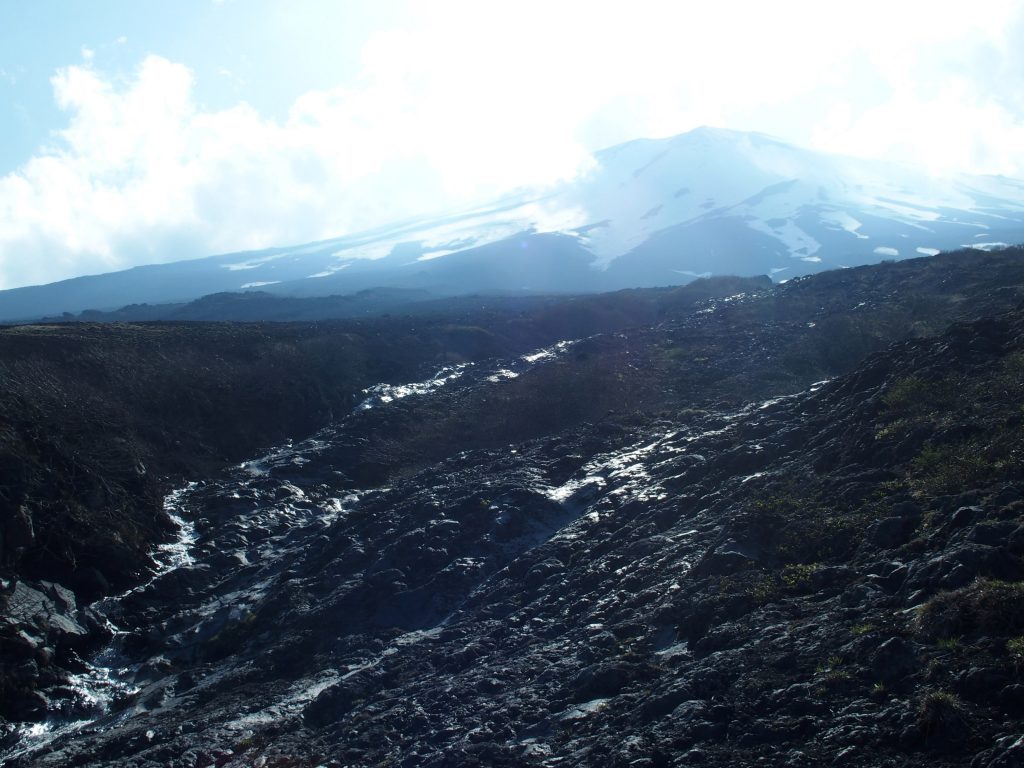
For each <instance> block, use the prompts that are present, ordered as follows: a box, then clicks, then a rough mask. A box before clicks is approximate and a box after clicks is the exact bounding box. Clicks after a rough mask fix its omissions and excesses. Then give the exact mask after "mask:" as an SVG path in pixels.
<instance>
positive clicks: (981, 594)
mask: <svg viewBox="0 0 1024 768" xmlns="http://www.w3.org/2000/svg"><path fill="white" fill-rule="evenodd" d="M917 625H918V629H919V630H920V631H921V632H922V633H923V634H925V635H928V636H929V637H936V638H951V637H959V636H962V635H971V634H976V633H992V634H1011V633H1012V634H1017V633H1020V632H1021V631H1024V582H1008V581H998V580H996V579H977V580H975V581H974V582H973V583H971V584H969V585H968V586H966V587H962V588H960V589H956V590H953V591H951V592H940V593H939V594H937V595H936V596H935V597H933V598H932V599H931V600H929V601H928V602H927V603H925V604H924V605H922V606H921V608H920V609H919V610H918V615H917Z"/></svg>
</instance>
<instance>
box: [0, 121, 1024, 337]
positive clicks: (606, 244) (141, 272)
mask: <svg viewBox="0 0 1024 768" xmlns="http://www.w3.org/2000/svg"><path fill="white" fill-rule="evenodd" d="M1021 241H1024V182H1022V181H1018V180H1013V179H1007V178H1004V177H994V176H967V175H959V176H954V177H952V178H939V177H936V176H933V175H931V174H929V173H928V172H927V171H926V170H923V169H921V168H917V167H914V166H909V165H903V164H895V163H886V162H880V161H871V160H862V159H855V158H849V157H840V156H836V155H829V154H824V153H821V152H814V151H810V150H806V149H801V148H798V147H794V146H792V145H789V144H785V143H783V142H781V141H778V140H776V139H773V138H771V137H768V136H764V135H761V134H753V133H740V132H735V131H728V130H722V129H713V128H699V129H696V130H694V131H690V132H689V133H685V134H681V135H679V136H676V137H673V138H669V139H657V140H647V139H642V140H637V141H632V142H628V143H626V144H621V145H618V146H615V147H612V148H610V149H607V150H604V151H601V152H598V153H597V154H596V155H595V163H594V165H593V167H592V168H591V169H590V170H589V171H588V172H587V173H585V174H583V175H581V176H580V177H579V178H577V179H575V180H574V181H572V182H570V183H566V184H564V185H562V186H559V187H556V188H553V189H545V190H525V191H522V192H521V193H519V194H517V195H513V196H511V197H509V198H506V199H505V200H502V201H500V202H498V203H495V204H494V205H490V206H485V207H481V208H478V209H476V210H470V211H464V212H460V213H457V214H453V215H450V216H446V217H440V218H431V219H421V220H412V221H405V222H399V223H396V224H394V225H392V226H388V227H382V228H379V229H376V230H372V231H368V232H363V233H359V234H355V235H349V236H346V237H341V238H336V239H332V240H326V241H322V242H317V243H311V244H307V245H302V246H298V247H290V248H274V249H270V250H265V251H259V252H249V253H239V254H229V255H224V256H213V257H209V258H204V259H193V260H188V261H181V262H176V263H173V264H163V265H154V266H149V267H139V268H135V269H131V270H126V271H123V272H117V273H111V274H108V275H99V276H93V277H85V278H76V279H74V280H66V281H62V282H60V283H54V284H52V285H48V286H36V287H31V288H20V289H15V290H10V291H4V292H0V319H17V318H27V317H33V316H40V315H42V314H56V313H59V312H77V311H80V310H82V309H87V308H94V309H111V308H117V307H120V306H123V305H125V304H132V303H141V302H146V303H151V304H152V303H164V302H172V301H187V300H191V299H195V298H197V297H199V296H202V295H206V294H210V293H215V292H220V291H247V290H262V291H269V292H272V293H278V294H281V295H288V296H324V295H331V294H347V293H353V292H356V291H359V290H363V289H367V288H372V287H394V288H414V289H418V290H426V291H429V292H430V293H431V294H432V295H438V296H444V295H455V294H464V293H471V292H488V291H502V292H519V291H531V292H583V291H591V290H603V289H616V288H626V287H640V286H657V285H670V284H677V283H683V282H687V281H688V280H690V279H692V278H694V277H697V276H702V275H708V274H719V275H720V274H736V275H756V274H769V275H771V276H773V278H775V279H777V280H781V279H788V278H790V277H794V276H797V275H801V274H806V273H808V272H815V271H819V270H821V269H828V268H835V267H841V266H852V265H856V264H864V263H870V262H875V261H879V260H882V259H891V258H906V257H911V256H920V255H922V254H925V255H927V254H932V253H935V252H937V251H939V250H949V249H955V248H961V247H965V246H967V247H975V248H983V249H989V248H998V247H1000V245H1001V244H1003V243H1016V242H1021Z"/></svg>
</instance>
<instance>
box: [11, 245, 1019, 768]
mask: <svg viewBox="0 0 1024 768" xmlns="http://www.w3.org/2000/svg"><path fill="white" fill-rule="evenodd" d="M972 259H974V260H973V261H972ZM1021 284H1022V281H1021V254H1019V253H1014V252H1011V253H1004V254H1000V255H984V256H978V257H974V256H970V257H968V258H965V259H963V260H954V259H951V258H946V259H945V260H943V259H936V260H922V261H918V262H915V263H900V264H892V265H880V266H877V267H871V268H864V269H857V270H847V271H844V272H840V273H829V274H825V275H820V276H816V277H813V278H806V279H802V280H799V281H794V282H792V283H789V284H786V285H784V286H780V287H776V288H769V287H764V286H757V285H755V286H752V289H751V290H748V291H745V292H743V294H744V295H733V296H731V297H730V298H729V299H728V300H725V299H718V300H710V301H707V302H705V303H703V304H700V305H699V306H698V307H696V311H693V309H692V308H690V307H684V308H680V309H679V310H674V309H673V308H672V307H671V303H670V299H671V297H670V295H669V294H666V295H663V296H662V297H661V298H659V300H658V301H659V302H660V303H659V304H658V319H657V320H656V321H655V322H653V323H650V324H647V325H640V326H639V327H636V328H633V329H631V330H622V331H615V332H613V333H607V334H603V335H596V336H592V337H589V338H586V339H582V340H580V341H577V342H575V343H572V344H562V345H556V346H554V347H550V348H547V349H543V350H538V351H537V352H536V353H534V354H529V355H525V356H521V357H517V358H507V357H506V358H502V357H496V358H486V357H485V356H483V355H481V356H480V357H479V358H478V359H477V362H476V363H475V364H473V365H462V366H461V367H457V368H451V369H449V371H448V372H447V373H443V374H442V375H440V376H439V377H436V378H434V379H429V380H426V381H425V382H421V384H420V385H419V386H418V387H413V388H405V389H401V388H399V389H396V388H378V389H374V390H371V391H370V392H368V393H366V394H367V399H366V400H365V401H364V403H363V407H361V408H357V409H356V410H354V411H353V412H352V413H351V414H349V415H346V416H344V417H343V418H337V419H336V420H335V423H334V424H333V425H332V426H330V427H328V428H326V429H325V430H323V431H321V432H319V433H317V435H316V436H315V437H314V438H312V439H311V440H309V441H306V442H303V443H296V444H292V445H286V446H283V447H281V448H280V449H279V450H277V451H275V452H273V453H271V454H269V455H268V456H266V457H264V459H262V460H259V461H252V462H247V463H246V464H243V465H242V466H240V467H237V468H235V469H232V470H230V471H228V472H226V473H223V474H221V475H216V476H211V477H210V478H209V479H207V480H206V481H204V482H202V483H200V484H198V485H195V486H191V487H189V488H187V489H184V490H182V491H181V492H180V493H179V494H176V495H175V496H174V497H173V498H172V499H171V501H169V506H168V509H167V511H169V512H173V513H174V514H176V515H180V516H181V517H182V518H184V519H185V520H186V521H188V522H190V523H191V524H192V525H193V526H194V532H195V539H196V540H195V542H194V543H192V544H190V545H189V548H188V553H189V554H188V557H187V558H185V559H182V560H179V561H177V562H176V563H175V564H174V566H175V567H168V568H165V569H164V572H162V573H161V575H159V576H158V577H157V578H156V579H155V580H153V581H152V582H150V583H149V584H148V585H146V586H145V587H143V588H140V589H138V590H136V591H134V592H133V593H131V594H128V595H126V596H124V597H122V598H120V599H118V600H107V601H104V602H103V603H101V604H99V605H98V606H97V607H96V609H95V610H92V609H90V610H89V611H78V612H77V613H76V612H75V611H74V610H73V609H72V607H71V604H73V600H74V595H69V594H65V592H66V591H65V592H62V591H61V588H60V587H59V586H57V585H50V586H47V585H45V584H41V583H38V582H33V583H31V584H25V583H24V582H20V581H19V582H17V583H16V584H14V583H12V584H9V585H8V591H9V596H8V597H7V598H6V599H7V604H8V613H9V614H13V613H14V611H15V610H17V611H20V612H21V613H22V614H31V613H32V611H33V610H36V611H43V610H46V611H49V612H50V615H65V616H67V617H68V620H69V621H70V620H72V619H73V620H74V621H73V622H72V623H75V624H77V625H78V626H79V627H80V628H81V629H82V630H83V633H86V634H88V633H90V632H93V631H94V630H93V629H90V626H92V625H97V624H101V623H102V622H101V619H102V618H105V619H109V620H111V621H112V622H113V624H114V625H115V626H117V627H119V628H120V630H121V631H120V632H119V633H118V634H117V635H116V636H115V637H114V638H113V642H112V644H111V646H110V648H108V650H107V652H106V654H107V655H106V656H105V657H104V658H105V659H107V661H106V662H105V661H104V660H103V659H99V658H97V659H93V660H92V663H85V662H79V661H76V660H77V650H76V648H78V646H76V645H75V643H74V642H70V641H69V642H67V643H65V647H66V649H67V650H66V654H67V658H64V659H63V660H59V661H60V663H62V664H64V665H65V667H67V668H68V669H71V670H75V669H77V670H78V672H77V674H79V675H81V676H82V677H83V679H84V678H90V676H92V678H90V679H93V678H96V676H97V674H98V672H99V671H101V667H102V665H103V664H104V663H106V664H107V665H108V667H110V668H114V667H116V669H117V670H120V671H119V672H116V676H117V677H118V679H119V680H120V681H121V683H122V684H123V685H122V687H120V688H118V689H117V694H116V695H111V696H109V697H108V699H107V700H105V701H103V702H101V703H99V704H97V703H95V702H92V703H90V702H89V701H88V700H86V697H84V696H83V694H82V687H84V683H81V681H79V683H81V685H80V687H79V688H77V689H76V683H75V681H74V680H70V681H65V684H64V687H63V689H61V688H60V686H59V681H60V674H58V673H56V672H52V671H51V672H47V667H46V663H47V662H48V660H45V659H35V658H33V659H32V662H33V663H34V664H35V665H36V666H35V670H34V671H33V669H30V668H27V667H26V668H25V669H22V668H21V667H18V668H17V669H15V668H14V667H12V668H11V669H10V671H9V679H11V680H17V679H23V680H24V682H23V683H22V688H20V689H17V691H16V693H17V695H18V696H20V698H19V699H16V700H17V701H19V702H23V703H22V704H19V708H18V709H15V710H13V711H9V713H8V718H9V719H10V720H11V721H12V723H13V722H16V721H18V720H40V719H43V718H46V717H48V718H49V720H48V721H49V722H51V724H54V723H56V724H59V722H58V720H59V718H57V719H55V715H56V714H58V713H59V712H63V717H64V722H69V721H73V720H75V719H78V720H80V721H88V720H92V722H91V724H84V725H81V727H80V728H79V730H77V731H74V732H71V733H68V734H66V735H63V736H59V735H58V736H57V737H56V738H55V739H53V740H51V741H48V742H41V743H37V745H36V747H35V748H32V747H31V741H30V740H27V741H25V742H24V743H25V744H27V745H28V747H26V748H27V749H28V751H20V750H19V749H18V748H17V744H18V743H19V740H25V739H28V736H27V735H26V732H25V731H24V730H23V729H14V728H13V726H12V727H10V728H9V731H10V736H9V739H8V745H9V748H10V749H11V751H10V752H9V755H10V758H11V760H10V761H11V764H13V765H76V764H77V765H104V764H119V765H136V766H151V765H180V766H200V765H201V766H208V765H238V766H241V765H253V764H260V765H271V766H274V765H276V766H286V765H288V766H292V765H309V766H314V765H320V764H328V765H330V764H335V765H380V764H385V765H387V764H395V765H437V766H441V765H509V766H512V765H551V766H556V765H566V764H583V765H600V766H604V765H607V766H617V765H652V766H659V765H689V764H693V763H697V762H704V763H706V764H713V765H745V764H751V765H753V764H778V765H785V764H792V765H806V764H824V763H829V764H831V763H832V762H833V761H834V760H835V759H836V758H841V759H842V760H843V761H844V762H845V763H848V764H852V765H889V764H891V765H894V766H895V765H906V764H913V765H917V764H920V765H934V764H940V765H942V764H946V765H962V764H965V763H970V762H971V761H972V760H973V761H975V764H976V765H978V766H1001V765H1014V764H1016V762H1015V761H1019V759H1020V755H1019V754H1018V752H1019V751H1020V749H1021V748H1020V746H1019V745H1018V744H1017V737H1018V736H1019V733H1020V731H1021V725H1022V723H1021V720H1020V714H1021V712H1022V711H1024V694H1022V693H1021V692H1022V691H1024V679H1021V677H1020V668H1021V660H1020V657H1021V653H1022V651H1021V648H1024V589H1022V587H1021V586H1020V581H1019V580H1020V579H1021V577H1022V576H1024V574H1022V573H1021V561H1020V555H1021V554H1022V553H1024V533H1022V531H1024V528H1022V527H1021V522H1022V520H1024V518H1021V510H1022V509H1024V506H1022V505H1024V498H1022V496H1021V494H1022V492H1024V488H1022V487H1021V485H1020V481H1019V478H1020V477H1021V476H1022V470H1024V466H1022V463H1024V443H1022V440H1021V437H1022V433H1021V429H1022V424H1024V413H1022V412H1021V410H1020V403H1021V402H1022V401H1024V400H1022V397H1024V311H1022V310H1021V309H1019V308H1016V307H1017V306H1018V305H1019V304H1020V301H1021V298H1022V294H1021ZM911 286H913V287H915V288H916V290H911ZM1007 310H1009V311H1007ZM982 315H988V317H985V318H983V319H972V320H970V321H968V322H958V323H956V324H954V325H953V326H952V327H950V328H948V329H946V327H947V326H948V325H949V322H950V321H952V320H956V319H957V318H978V317H979V316H982ZM507 322H508V324H507V325H506V326H503V327H504V328H505V329H506V331H504V333H506V334H507V337H508V338H511V337H512V331H509V330H507V329H509V328H512V327H513V326H514V324H513V323H512V321H511V320H509V321H507ZM944 329H945V330H944ZM89 330H90V331H92V330H94V329H89ZM908 337H917V338H908ZM901 338H902V339H906V340H904V341H901V342H899V343H897V344H896V345H895V346H891V347H890V346H889V344H890V343H891V342H892V341H893V340H894V339H901ZM865 355H867V357H866V359H864V356H865ZM859 360H863V362H861V363H860V364H859V365H858V364H857V363H858V361H859ZM847 371H848V373H847ZM830 377H836V378H832V380H831V381H828V382H827V383H820V380H821V379H827V378H830ZM816 381H818V382H819V383H817V384H813V383H814V382H816ZM169 527H173V526H169ZM19 588H20V592H19V591H18V589H19ZM12 590H13V591H12ZM33 593H34V594H33ZM12 606H13V607H12ZM40 606H41V607H40ZM55 606H56V607H57V608H56V609H55V608H54V607H55ZM61 606H63V607H61ZM90 622H91V624H90ZM53 631H54V632H55V633H58V631H59V632H60V633H63V635H65V636H68V637H71V636H77V630H76V629H75V628H74V627H71V626H68V625H61V626H60V627H57V628H56V629H54V630H53ZM96 636H97V637H98V636H99V635H96ZM40 645H41V646H42V645H43V644H40ZM72 652H74V653H72ZM110 659H114V660H116V664H113V665H112V666H111V664H110V661H109V660H110ZM54 663H55V662H54ZM76 664H79V667H75V665H76ZM16 673H17V674H18V675H21V678H16V676H15V675H16ZM47 674H49V676H50V677H49V678H47ZM105 674H107V675H109V674H110V673H109V672H108V673H105ZM33 675H35V677H33ZM90 690H94V691H95V690H96V688H95V687H93V688H92V689H90ZM30 691H31V695H30ZM14 700H15V699H7V701H14ZM332 761H333V763H332Z"/></svg>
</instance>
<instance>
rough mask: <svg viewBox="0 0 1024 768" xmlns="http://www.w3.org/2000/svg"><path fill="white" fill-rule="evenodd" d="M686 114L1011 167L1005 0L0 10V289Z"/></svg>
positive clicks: (418, 203) (476, 192) (558, 153)
mask: <svg viewBox="0 0 1024 768" xmlns="http://www.w3.org/2000/svg"><path fill="white" fill-rule="evenodd" d="M701 125H712V126H718V127H724V128H732V129H736V130H754V131H760V132H764V133H768V134H771V135H774V136H777V137H779V138H781V139H783V140H786V141H790V142H792V143H794V144H798V145H802V146H807V147H811V148H814V149H820V150H824V151H829V152H838V153H844V154H851V155H857V156H863V157H875V158H882V159H890V160H899V161H908V162H914V163H920V164H923V165H925V166H927V167H928V168H930V169H931V170H932V171H933V172H934V173H936V174H947V173H954V172H967V173H1000V174H1005V175H1008V176H1014V177H1020V178H1024V2H1021V0H972V2H970V3H964V2H962V0H955V1H950V0H931V1H930V2H917V1H916V0H899V2H894V1H893V0H886V1H885V2H875V1H874V0H861V2H859V3H855V4H851V3H843V4H839V3H831V2H821V0H813V1H809V2H805V1H804V0H777V1H776V2H772V3H766V2H763V0H743V1H741V0H717V1H716V2H715V3H707V2H692V1H691V2H684V1H683V0H674V1H658V2H654V1H653V0H631V2H629V3H626V2H602V1H601V0H588V1H586V2H583V1H581V0H544V1H543V2H535V1H534V0H516V1H515V2H508V1H507V0H472V1H471V0H429V1H427V0H424V1H423V2H415V1H413V0H367V1H366V2H356V0H175V2H174V3H168V2H164V1H162V0H161V1H159V2H158V1H157V0H89V2H85V0H32V2H27V1H23V0H0V289H3V288H13V287H18V286H22V285H31V284H39V283H47V282H52V281H54V280H60V279H65V278H69V277H74V276H78V275H82V274H96V273H102V272H109V271H112V270H116V269H123V268H127V267H130V266H134V265H138V264H147V263H156V262H165V261H176V260H179V259H185V258H197V257H201V256H206V255H211V254H216V253H225V252H232V251H241V250H249V249H258V248H264V247H269V246H274V245H291V244H298V243H303V242H309V241H313V240H318V239H325V238H329V237H337V236H341V235H344V234H347V233H352V232H358V231H361V230H364V229H368V228H371V227H374V226H378V225H381V224H385V223H388V222H392V221H395V220H399V219H404V218H407V217H412V216H419V215H429V214H434V213H440V212H446V211H457V210H460V209H463V208H466V207H469V206H472V205H474V204H478V203H481V202H486V201H489V200H493V199H496V198H498V197H500V196H501V195H503V194H507V193H508V192H510V191H512V190H514V189H517V188H521V187H523V186H527V185H529V186H541V187H543V186H545V185H550V184H554V183H557V182H559V181H560V180H565V179H571V178H573V177H575V176H577V175H579V174H585V173H586V172H587V170H588V169H590V168H592V167H593V164H594V162H595V160H594V157H593V153H594V152H595V151H596V150H598V149H601V148H603V147H607V146H611V145H614V144H616V143H620V142H623V141H628V140H630V139H634V138H639V137H651V138H660V137H666V136H672V135H675V134H678V133H682V132H685V131H687V130H691V129H692V128H695V127H698V126H701Z"/></svg>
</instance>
